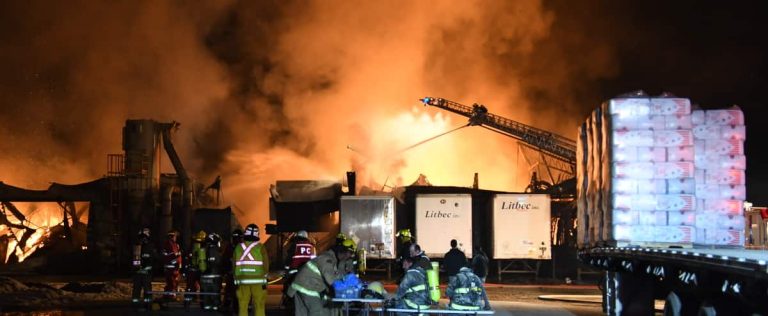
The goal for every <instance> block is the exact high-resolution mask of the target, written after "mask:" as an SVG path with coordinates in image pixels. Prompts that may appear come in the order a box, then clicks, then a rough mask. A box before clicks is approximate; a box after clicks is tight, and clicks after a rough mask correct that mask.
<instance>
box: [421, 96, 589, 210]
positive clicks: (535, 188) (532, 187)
mask: <svg viewBox="0 0 768 316" xmlns="http://www.w3.org/2000/svg"><path fill="white" fill-rule="evenodd" d="M419 101H421V102H422V103H424V105H425V106H427V105H429V106H434V107H437V108H440V109H443V110H446V111H449V112H453V113H456V114H459V115H462V116H465V117H467V118H469V123H468V124H467V125H469V126H482V127H485V128H487V129H490V130H492V131H495V132H497V133H500V134H503V135H506V136H509V137H512V138H514V139H516V140H518V142H519V144H520V145H521V146H522V147H524V148H526V149H527V150H529V151H533V152H535V153H538V158H539V161H540V162H541V164H543V166H544V167H545V169H544V170H545V171H546V173H547V176H548V177H549V181H544V180H539V176H538V175H537V173H535V172H534V173H533V175H532V177H531V183H530V184H529V185H528V187H527V188H526V191H528V192H532V193H549V194H551V195H556V196H563V197H568V196H573V195H574V194H575V184H574V183H575V182H574V181H575V180H574V176H575V174H576V142H575V141H574V140H572V139H569V138H566V137H563V136H561V135H558V134H555V133H552V132H548V131H545V130H542V129H538V128H535V127H532V126H529V125H526V124H523V123H520V122H517V121H514V120H511V119H508V118H504V117H501V116H498V115H496V114H493V113H489V112H488V109H487V108H486V107H485V106H484V105H482V104H477V103H475V104H473V105H472V106H467V105H463V104H460V103H458V102H454V101H450V100H446V99H443V98H434V97H425V98H423V99H419Z"/></svg>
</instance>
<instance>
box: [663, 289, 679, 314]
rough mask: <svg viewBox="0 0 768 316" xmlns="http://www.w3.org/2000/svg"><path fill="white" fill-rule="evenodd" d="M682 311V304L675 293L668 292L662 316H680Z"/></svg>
mask: <svg viewBox="0 0 768 316" xmlns="http://www.w3.org/2000/svg"><path fill="white" fill-rule="evenodd" d="M682 310H683V302H682V301H681V300H680V297H679V296H677V294H675V292H669V294H668V295H667V299H666V300H664V316H680V315H682V314H681V311H682Z"/></svg>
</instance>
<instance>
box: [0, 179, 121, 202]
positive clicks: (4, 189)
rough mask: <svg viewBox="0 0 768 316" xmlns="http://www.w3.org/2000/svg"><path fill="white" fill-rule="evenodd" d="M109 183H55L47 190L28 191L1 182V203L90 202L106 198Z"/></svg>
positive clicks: (103, 181)
mask: <svg viewBox="0 0 768 316" xmlns="http://www.w3.org/2000/svg"><path fill="white" fill-rule="evenodd" d="M106 189H107V183H106V181H105V180H104V179H98V180H94V181H91V182H86V183H82V184H76V185H66V184H59V183H53V184H51V186H50V187H48V189H47V190H27V189H23V188H19V187H15V186H12V185H8V184H5V183H3V182H0V201H9V202H64V201H73V202H89V201H92V200H95V199H100V198H102V197H103V196H104V192H105V191H106Z"/></svg>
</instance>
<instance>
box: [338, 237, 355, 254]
mask: <svg viewBox="0 0 768 316" xmlns="http://www.w3.org/2000/svg"><path fill="white" fill-rule="evenodd" d="M341 247H342V248H344V250H346V251H349V252H351V253H355V251H357V245H355V241H354V240H352V239H349V238H347V239H344V241H343V242H341Z"/></svg>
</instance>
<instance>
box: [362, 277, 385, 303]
mask: <svg viewBox="0 0 768 316" xmlns="http://www.w3.org/2000/svg"><path fill="white" fill-rule="evenodd" d="M360 295H361V296H362V297H364V298H375V299H384V298H386V295H387V290H385V289H384V285H383V284H381V282H379V281H373V282H371V283H369V284H368V285H367V286H366V287H365V290H363V292H362V293H361V294H360Z"/></svg>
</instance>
